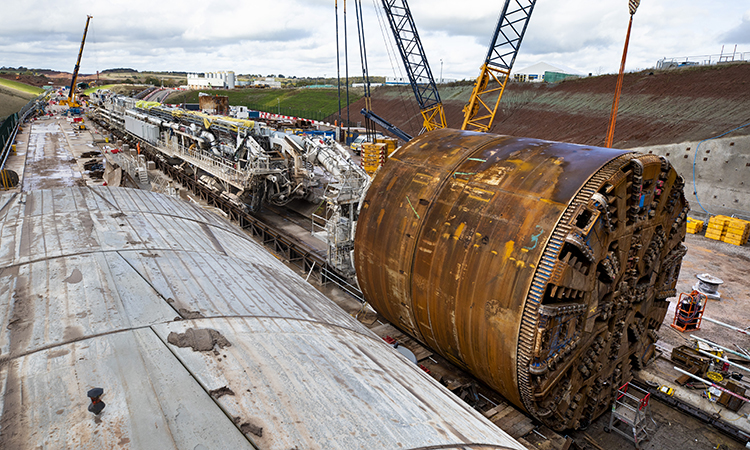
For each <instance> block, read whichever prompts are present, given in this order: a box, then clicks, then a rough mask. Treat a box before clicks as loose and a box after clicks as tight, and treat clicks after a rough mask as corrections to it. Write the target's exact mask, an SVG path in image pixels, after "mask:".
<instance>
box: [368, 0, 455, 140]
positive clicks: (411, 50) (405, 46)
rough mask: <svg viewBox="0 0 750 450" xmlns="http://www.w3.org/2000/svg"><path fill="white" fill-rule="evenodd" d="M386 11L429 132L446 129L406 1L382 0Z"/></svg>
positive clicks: (432, 79) (442, 113)
mask: <svg viewBox="0 0 750 450" xmlns="http://www.w3.org/2000/svg"><path fill="white" fill-rule="evenodd" d="M382 3H383V10H385V15H386V17H388V23H389V24H390V26H391V31H392V32H393V36H394V38H395V40H396V46H397V47H398V51H399V53H400V55H401V59H402V60H403V61H404V66H405V67H406V74H407V76H408V77H409V83H410V84H411V88H412V90H413V91H414V96H415V97H416V98H417V103H419V110H420V112H421V113H422V118H423V119H424V125H423V126H424V129H425V130H426V131H430V130H435V129H437V128H445V111H444V110H443V103H442V102H441V100H440V94H439V93H438V90H437V85H436V84H435V79H434V77H433V76H432V71H431V70H430V65H429V64H428V63H427V57H426V56H425V53H424V48H423V47H422V41H421V40H420V39H419V34H418V33H417V27H416V25H414V19H413V18H412V16H411V11H410V10H409V5H408V4H407V3H406V0H382Z"/></svg>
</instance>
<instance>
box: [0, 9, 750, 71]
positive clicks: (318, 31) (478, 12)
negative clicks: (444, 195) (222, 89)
mask: <svg viewBox="0 0 750 450" xmlns="http://www.w3.org/2000/svg"><path fill="white" fill-rule="evenodd" d="M338 3H339V14H342V13H343V3H344V1H343V0H338ZM739 3H742V2H736V1H732V0H720V1H716V2H711V3H710V4H709V3H707V2H705V1H700V0H663V1H661V2H657V1H655V0H644V1H643V2H642V4H641V7H640V8H639V10H638V12H637V13H636V15H635V17H634V22H633V31H632V36H631V41H630V50H629V53H628V64H627V66H626V67H627V69H628V70H634V69H636V68H647V67H652V66H654V65H655V63H656V61H657V60H658V59H660V58H662V57H676V56H693V55H697V56H700V55H710V54H718V53H719V52H720V51H721V46H722V45H723V44H727V45H733V44H735V43H736V44H740V46H742V45H743V44H745V46H746V48H741V47H740V48H739V50H740V51H741V50H745V51H748V52H750V45H749V44H750V11H747V10H746V9H745V8H743V7H742V6H741V5H739ZM333 4H334V2H333V1H332V0H306V1H302V0H276V1H274V2H247V1H246V2H236V1H228V0H222V1H198V0H183V1H180V2H174V1H166V2H154V1H143V0H130V1H122V0H115V1H109V2H91V1H83V0H70V1H65V2H60V1H52V0H25V1H23V2H8V5H4V6H3V14H2V16H0V65H5V66H20V65H23V66H26V67H34V68H51V69H56V70H65V71H71V70H72V69H73V65H74V64H75V59H76V56H77V54H78V47H79V45H80V39H81V35H82V32H83V25H84V23H85V20H86V15H87V14H91V15H93V16H94V18H93V19H92V21H91V27H90V30H89V36H88V38H87V42H86V48H85V50H84V55H83V61H82V65H81V71H82V72H84V73H93V72H95V71H97V70H104V69H107V68H113V67H132V68H135V69H138V70H186V71H212V70H234V71H236V72H238V73H262V74H270V73H283V74H285V75H288V76H291V75H297V76H322V75H324V74H325V75H328V76H332V75H334V74H335V73H336V43H335V25H334V23H335V22H334V21H335V15H334V8H333ZM374 4H375V5H378V7H379V5H380V1H379V0H375V1H373V2H365V4H364V5H363V7H364V14H365V16H366V24H365V29H366V32H367V36H366V42H367V52H368V61H369V67H370V73H371V74H373V75H392V74H393V73H394V72H395V73H397V74H398V73H400V72H401V73H402V72H403V69H402V68H401V63H400V61H399V60H398V57H397V56H395V55H393V54H391V55H390V56H389V54H388V53H387V51H386V45H385V43H384V42H383V37H382V34H383V33H384V32H385V33H386V34H387V35H388V36H390V30H389V29H387V28H386V29H385V30H381V27H380V25H379V24H378V20H377V18H376V16H375V10H374V6H373V5H374ZM410 7H411V10H412V13H413V16H414V20H415V22H416V25H417V27H418V29H419V32H420V35H421V37H422V41H423V44H424V48H425V52H426V54H427V56H428V58H429V62H430V65H431V66H432V71H433V73H434V74H435V75H436V76H439V74H440V71H441V64H440V61H441V60H442V62H443V67H442V74H443V76H444V77H446V78H459V79H460V78H474V77H475V76H476V74H477V73H478V70H479V67H480V66H481V64H482V62H483V59H484V57H485V55H486V52H487V45H488V42H489V39H490V37H491V34H492V32H493V30H494V27H495V25H496V22H497V17H498V14H499V12H500V8H501V7H502V2H497V1H491V0H464V1H462V2H456V1H455V0H411V4H410ZM347 8H348V10H347V17H348V22H347V26H348V30H349V38H348V44H349V46H348V47H349V48H348V50H349V73H350V75H352V76H356V75H359V74H361V68H360V67H361V66H360V62H359V50H358V45H357V35H356V30H357V26H356V22H355V11H354V2H353V1H351V0H350V1H349V2H347ZM628 17H629V16H628V11H627V1H626V0H600V1H597V2H591V1H584V0H568V1H565V2H558V1H553V0H542V1H539V2H538V3H537V4H536V7H535V10H534V13H533V16H532V18H531V21H530V23H529V27H528V30H527V33H526V38H525V40H524V42H523V44H522V46H521V51H520V53H519V55H518V58H517V60H516V67H519V68H520V67H523V66H526V65H530V64H533V63H535V62H538V61H542V60H543V61H546V62H549V63H553V64H554V63H557V64H564V65H567V66H570V67H572V68H574V69H577V70H579V71H581V72H583V73H588V72H593V73H599V72H615V71H616V70H617V69H618V67H619V63H620V58H621V55H622V47H623V43H624V39H625V31H626V29H627V24H628ZM339 20H340V34H341V36H342V38H341V44H340V45H341V49H342V52H343V47H344V43H343V17H341V16H340V19H339ZM386 26H387V25H386ZM342 56H343V55H342ZM748 57H750V54H748ZM341 70H342V74H343V71H344V65H343V61H342V66H341Z"/></svg>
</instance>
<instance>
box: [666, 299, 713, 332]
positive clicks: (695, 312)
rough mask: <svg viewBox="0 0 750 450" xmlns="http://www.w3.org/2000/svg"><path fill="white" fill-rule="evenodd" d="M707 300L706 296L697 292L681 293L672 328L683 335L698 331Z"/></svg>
mask: <svg viewBox="0 0 750 450" xmlns="http://www.w3.org/2000/svg"><path fill="white" fill-rule="evenodd" d="M707 300H708V299H707V298H706V296H705V295H704V294H702V293H700V292H698V291H692V292H691V293H689V294H686V293H684V292H683V293H681V294H680V299H679V300H678V301H677V308H675V312H674V319H673V320H672V328H674V329H676V330H679V331H681V332H683V333H684V332H685V331H687V330H700V329H701V321H702V320H703V312H704V311H705V309H706V303H707Z"/></svg>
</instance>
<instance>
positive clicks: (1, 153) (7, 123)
mask: <svg viewBox="0 0 750 450" xmlns="http://www.w3.org/2000/svg"><path fill="white" fill-rule="evenodd" d="M45 96H46V94H41V95H39V96H38V97H37V98H35V99H33V100H31V101H29V103H27V104H26V105H25V106H24V107H23V108H21V110H20V111H18V112H17V113H13V114H11V115H10V116H8V117H7V118H6V119H5V120H4V121H3V123H2V125H0V149H1V150H0V170H3V169H4V168H5V162H6V161H7V160H8V155H10V151H11V148H12V145H13V142H14V141H15V140H16V134H18V127H19V125H20V124H22V123H23V121H24V120H26V118H27V117H28V116H29V115H31V114H33V113H34V111H37V110H43V109H44V101H43V99H44V97H45Z"/></svg>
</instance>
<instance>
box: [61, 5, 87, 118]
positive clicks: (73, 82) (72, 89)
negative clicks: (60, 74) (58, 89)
mask: <svg viewBox="0 0 750 450" xmlns="http://www.w3.org/2000/svg"><path fill="white" fill-rule="evenodd" d="M92 17H93V16H86V27H85V28H84V29H83V39H81V49H80V50H79V51H78V60H77V61H76V66H75V68H74V69H73V79H72V80H70V92H69V93H68V98H67V100H65V101H64V102H62V103H63V104H67V105H68V106H69V107H71V108H80V107H81V105H80V104H79V103H78V102H77V101H76V99H75V92H76V80H77V79H78V69H79V68H80V67H81V56H83V45H84V44H85V43H86V33H88V31H89V22H90V21H91V18H92Z"/></svg>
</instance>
